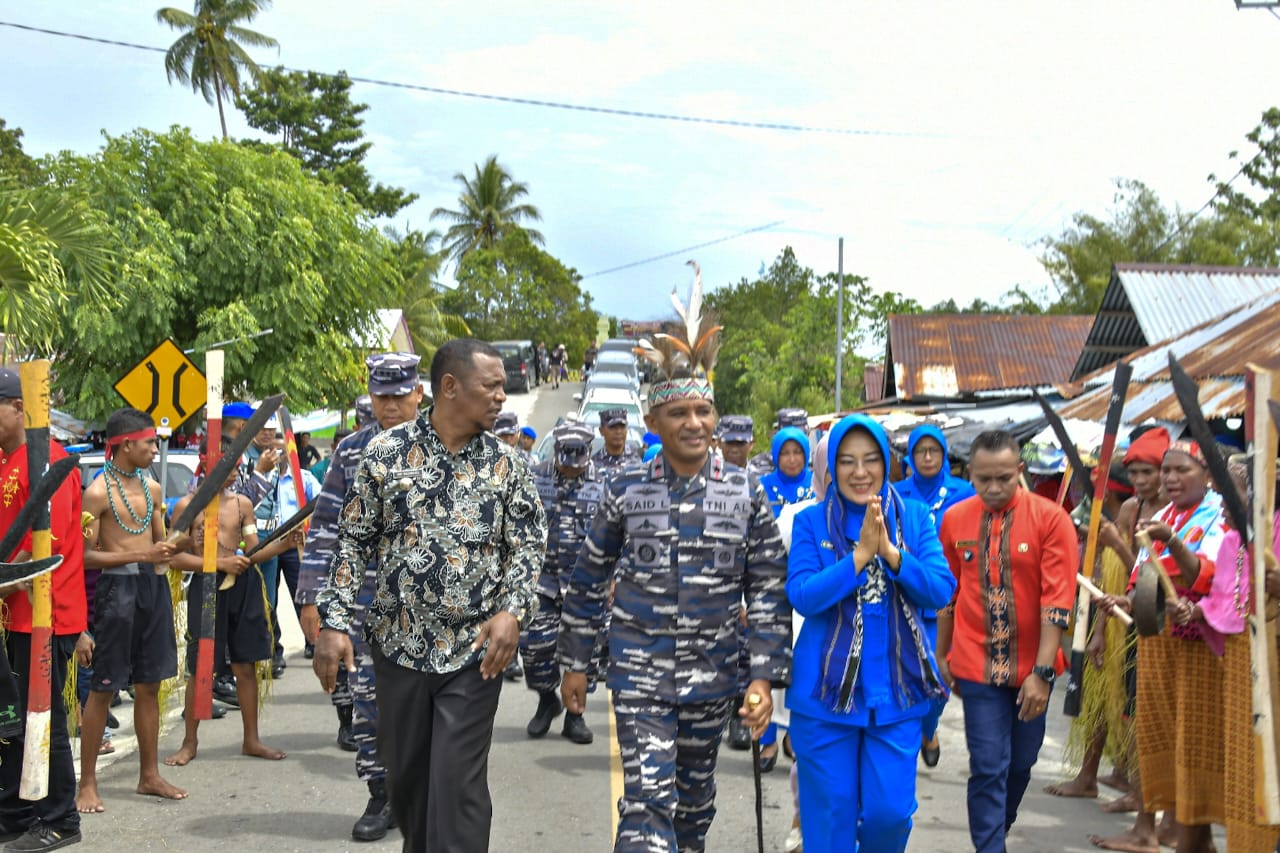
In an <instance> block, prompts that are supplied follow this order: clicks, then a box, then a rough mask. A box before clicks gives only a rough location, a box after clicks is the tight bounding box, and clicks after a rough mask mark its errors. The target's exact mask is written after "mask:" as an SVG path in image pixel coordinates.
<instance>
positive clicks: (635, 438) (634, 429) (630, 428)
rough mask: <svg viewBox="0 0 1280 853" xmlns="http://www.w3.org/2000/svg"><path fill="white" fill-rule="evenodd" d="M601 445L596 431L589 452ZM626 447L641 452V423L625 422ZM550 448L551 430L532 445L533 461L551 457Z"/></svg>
mask: <svg viewBox="0 0 1280 853" xmlns="http://www.w3.org/2000/svg"><path fill="white" fill-rule="evenodd" d="M587 423H588V425H589V426H593V427H597V426H599V425H600V423H599V421H588V422H587ZM602 447H604V436H602V435H600V433H598V432H597V433H596V435H595V438H593V439H591V452H592V453H595V452H596V451H597V450H599V449H600V448H602ZM627 447H628V449H630V450H634V451H635V452H636V454H637V455H639V454H640V453H641V448H642V447H644V424H643V423H641V424H639V425H636V424H633V423H631V422H630V421H628V422H627ZM551 450H552V435H551V432H550V431H548V432H547V433H546V434H545V435H543V436H542V437H541V438H539V439H538V443H537V444H535V445H534V446H533V450H532V451H530V455H531V456H532V457H533V461H534V463H538V462H543V461H545V460H547V459H549V458H551Z"/></svg>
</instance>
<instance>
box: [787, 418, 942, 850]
mask: <svg viewBox="0 0 1280 853" xmlns="http://www.w3.org/2000/svg"><path fill="white" fill-rule="evenodd" d="M888 459H889V442H888V439H887V438H886V437H885V433H884V430H883V429H882V428H881V427H880V425H879V424H877V423H876V422H875V421H874V420H872V419H871V418H868V417H866V416H865V415H850V416H849V417H847V418H845V419H844V420H842V421H840V423H838V424H837V425H836V426H835V428H834V429H833V430H832V431H831V437H830V441H829V444H828V447H827V460H828V465H829V468H830V472H831V479H832V481H831V487H830V488H828V489H827V494H826V497H825V498H824V499H823V501H822V502H821V503H819V504H816V505H815V506H812V507H809V508H808V509H806V510H804V511H803V512H801V513H800V515H799V516H798V517H797V518H796V522H795V528H794V531H793V533H792V541H791V553H790V557H789V569H788V576H787V596H788V598H790V599H791V605H792V607H794V608H795V609H796V610H797V611H799V612H800V613H801V615H803V616H804V617H805V622H804V627H802V628H801V629H800V637H799V639H798V640H797V642H796V646H795V658H794V662H793V667H792V677H791V687H790V688H788V690H787V707H788V708H789V709H790V710H791V739H792V741H793V742H794V744H795V751H796V755H797V756H798V759H797V765H798V767H799V775H800V779H799V783H800V784H799V788H800V825H801V827H802V828H803V831H804V848H805V851H806V853H823V851H828V850H832V851H834V850H841V851H848V850H853V849H859V848H860V849H862V850H868V851H870V850H874V851H877V853H881V851H884V853H888V851H902V850H905V849H906V846H907V838H908V837H909V836H910V834H911V816H912V815H913V814H914V813H915V810H916V798H915V786H916V770H915V764H916V757H917V755H918V753H919V751H920V718H921V717H923V716H924V715H925V714H926V713H928V710H929V707H930V703H931V701H932V700H933V699H934V698H935V697H937V696H939V695H941V694H942V692H943V685H942V681H941V679H940V678H939V676H938V670H937V665H936V663H935V662H934V654H933V644H932V643H931V642H930V641H929V639H928V637H927V635H926V634H925V631H924V626H923V621H922V617H921V611H922V610H926V609H936V608H939V607H943V606H945V605H946V604H947V602H949V601H950V600H951V596H952V594H953V593H954V592H955V588H956V581H955V578H954V577H953V576H952V574H951V571H950V569H949V568H948V566H947V561H946V557H945V556H944V555H943V552H942V545H941V543H940V542H939V541H938V534H937V532H936V531H935V530H934V527H933V524H932V522H931V521H930V520H929V510H928V508H927V507H925V506H923V505H921V504H919V503H916V502H914V501H912V502H907V501H904V500H902V498H901V497H900V496H899V495H898V493H897V492H896V491H894V489H893V488H892V487H890V485H889V482H888V479H887V477H886V470H887V466H888Z"/></svg>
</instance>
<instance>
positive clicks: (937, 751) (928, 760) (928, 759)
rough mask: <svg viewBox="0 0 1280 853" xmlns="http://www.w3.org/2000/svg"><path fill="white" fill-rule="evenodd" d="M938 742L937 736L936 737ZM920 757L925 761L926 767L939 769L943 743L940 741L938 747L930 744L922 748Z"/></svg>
mask: <svg viewBox="0 0 1280 853" xmlns="http://www.w3.org/2000/svg"><path fill="white" fill-rule="evenodd" d="M934 740H937V736H936V735H935V736H934ZM920 757H921V758H923V759H924V766H925V767H937V766H938V762H939V761H940V760H941V759H942V741H940V740H939V741H938V742H937V744H936V745H934V746H929V744H928V743H925V744H922V745H921V746H920Z"/></svg>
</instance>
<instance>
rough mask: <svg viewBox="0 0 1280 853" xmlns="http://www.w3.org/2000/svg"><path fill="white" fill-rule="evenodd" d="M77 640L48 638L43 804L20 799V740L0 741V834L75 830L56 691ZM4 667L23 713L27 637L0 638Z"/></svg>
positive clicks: (72, 770)
mask: <svg viewBox="0 0 1280 853" xmlns="http://www.w3.org/2000/svg"><path fill="white" fill-rule="evenodd" d="M77 639H79V635H78V634H77V635H74V636H65V637H54V638H53V689H52V691H51V693H52V695H51V699H52V701H51V702H50V703H49V704H50V706H51V707H50V714H49V719H50V727H49V731H50V737H49V795H48V796H47V797H45V798H44V799H43V800H36V801H34V802H32V801H30V800H22V799H19V798H18V788H19V786H20V784H21V782H22V749H23V738H14V739H12V740H7V741H0V831H3V832H18V831H20V830H25V829H29V828H31V827H32V826H34V825H35V824H36V823H37V822H38V823H42V824H45V825H46V826H51V827H53V828H54V829H64V830H66V829H78V828H79V826H80V813H79V812H77V811H76V767H75V762H74V761H73V759H72V757H71V738H70V736H69V735H68V734H67V705H66V703H65V702H64V701H63V699H62V688H63V686H64V685H65V684H66V683H67V664H68V663H70V661H71V656H72V655H73V654H75V650H76V640H77ZM5 652H6V654H7V655H8V657H9V665H10V666H11V667H13V672H14V674H15V675H16V676H17V677H18V693H19V700H18V713H20V714H23V715H25V714H26V712H27V674H28V673H29V672H30V671H31V635H30V634H20V633H18V632H16V631H10V632H9V635H8V636H7V637H6V638H5Z"/></svg>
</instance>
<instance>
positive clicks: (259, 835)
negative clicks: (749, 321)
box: [83, 386, 1128, 853]
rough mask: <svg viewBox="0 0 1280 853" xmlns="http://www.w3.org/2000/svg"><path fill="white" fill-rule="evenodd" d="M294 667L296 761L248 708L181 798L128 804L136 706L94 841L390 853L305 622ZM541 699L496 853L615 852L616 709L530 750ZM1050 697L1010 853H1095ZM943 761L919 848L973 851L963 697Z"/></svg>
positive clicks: (551, 417)
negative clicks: (260, 750)
mask: <svg viewBox="0 0 1280 853" xmlns="http://www.w3.org/2000/svg"><path fill="white" fill-rule="evenodd" d="M575 390H577V389H576V387H574V386H561V389H560V390H559V391H555V392H553V391H551V390H550V388H545V389H542V390H541V391H539V392H537V393H535V394H534V395H531V396H530V397H523V396H520V395H516V396H513V397H512V399H511V402H510V407H511V408H513V409H515V410H517V411H518V412H520V414H521V419H522V422H525V421H527V422H529V423H531V424H532V425H533V427H534V428H535V429H536V430H538V432H539V434H541V433H542V432H543V431H545V430H546V429H548V428H549V427H550V426H552V425H553V424H554V422H555V419H556V417H557V416H559V415H561V414H563V413H564V411H565V410H567V409H570V408H572V407H573V401H572V398H571V395H572V393H573V392H574V391H575ZM285 629H286V644H287V645H288V647H289V648H290V650H291V653H290V654H289V658H288V660H289V668H288V670H287V671H286V673H285V675H284V678H283V679H281V680H280V681H279V682H277V683H276V684H275V685H274V691H273V697H272V700H271V702H270V704H269V705H268V706H267V707H266V709H265V711H264V713H263V715H262V736H263V739H264V740H265V741H266V742H267V743H269V744H271V745H273V746H277V747H280V748H282V749H284V750H286V751H287V752H288V757H287V758H286V759H284V760H283V761H280V762H267V761H263V760H260V759H255V758H247V757H243V756H241V755H240V754H239V741H240V725H239V719H238V713H237V712H232V713H231V714H229V715H228V716H227V718H226V719H224V720H219V721H212V722H207V723H204V724H202V726H201V736H202V740H201V746H200V754H199V757H198V758H197V759H196V761H194V762H193V763H192V764H190V765H189V766H187V767H183V768H165V775H166V777H167V778H168V779H169V780H170V781H171V782H173V783H175V784H177V785H180V786H183V787H185V788H187V789H188V790H189V791H190V792H191V796H190V797H189V798H188V799H186V800H184V801H180V802H173V801H159V800H156V799H154V798H150V797H141V796H138V795H137V794H135V793H133V788H134V785H135V783H136V774H137V757H136V753H135V752H134V750H133V749H132V748H131V744H132V739H131V738H130V736H129V735H130V732H129V730H128V725H129V721H130V717H131V714H130V710H131V707H130V704H129V702H128V701H127V700H126V703H125V705H124V706H123V707H122V708H119V709H117V711H118V712H119V713H118V716H120V717H121V721H122V723H123V724H124V726H125V728H124V729H123V730H122V731H121V733H120V736H118V737H117V747H118V752H117V754H116V755H114V756H111V759H112V761H111V763H110V764H108V765H107V766H105V767H104V768H103V769H102V770H101V771H100V782H101V792H102V796H103V798H104V800H105V802H106V806H107V811H106V813H105V814H100V815H86V816H85V817H84V822H83V831H84V837H85V841H86V842H87V843H88V844H92V845H95V846H102V847H103V848H108V849H113V850H120V851H125V850H127V851H135V850H137V851H151V850H156V851H160V850H164V851H183V853H205V851H235V853H244V851H307V853H315V851H342V850H360V851H371V853H372V852H373V851H393V850H399V849H400V838H399V835H398V833H396V832H395V831H392V833H391V834H390V835H389V836H388V838H387V839H386V840H384V841H382V842H375V843H369V844H360V843H356V842H353V841H351V840H350V831H351V825H352V824H353V823H354V821H355V819H356V818H357V817H358V816H359V815H360V813H361V812H362V811H363V808H364V804H365V800H366V798H367V792H366V790H365V789H364V787H363V786H362V785H360V783H359V782H358V781H357V780H356V777H355V772H354V767H353V762H352V756H351V754H350V753H344V752H340V751H339V750H338V749H337V747H336V746H335V745H334V735H335V733H336V729H337V722H336V719H335V716H334V712H333V710H332V708H331V706H330V705H329V700H328V697H326V696H325V695H323V694H322V693H320V691H319V688H318V686H317V682H316V680H315V678H314V676H313V675H312V674H311V672H310V669H309V664H310V662H309V661H306V660H305V659H303V657H302V655H301V651H300V650H301V639H300V635H299V634H298V633H297V628H296V624H290V621H289V620H286V624H285ZM536 704H537V702H536V697H535V696H534V694H532V693H531V692H530V691H528V690H527V689H526V688H525V686H524V684H523V683H514V682H507V683H506V685H505V686H504V688H503V693H502V699H501V702H500V705H499V709H498V716H497V720H496V724H495V729H494V739H493V748H492V752H491V758H490V768H489V784H490V788H491V790H492V793H493V801H494V819H493V832H492V836H491V839H490V849H491V850H494V851H501V853H530V851H535V853H540V851H558V853H600V851H606V850H609V849H610V848H611V845H612V838H613V829H614V819H615V815H616V812H615V802H616V797H617V793H618V787H619V785H620V778H619V777H618V775H617V773H616V770H615V768H616V763H615V762H616V748H615V747H614V745H613V743H612V739H611V737H610V731H609V718H608V713H607V701H606V699H605V697H604V696H603V695H601V694H600V693H597V694H596V695H594V696H592V697H590V700H589V702H588V710H587V715H586V717H587V722H588V724H589V725H590V726H591V727H592V729H593V730H594V731H595V734H596V739H595V742H594V743H593V744H591V745H589V746H578V745H576V744H573V743H571V742H569V741H568V740H566V739H564V738H562V737H560V736H559V731H560V728H559V721H557V723H556V724H555V725H554V726H553V728H552V730H551V733H550V734H549V735H548V736H547V737H546V738H544V739H542V740H536V741H535V740H530V739H529V738H528V737H527V736H526V734H525V724H526V723H527V722H528V719H529V717H530V716H531V715H532V713H533V710H534V708H535V706H536ZM1060 709H1061V702H1060V701H1059V700H1055V701H1054V702H1053V709H1052V711H1051V718H1050V737H1049V740H1048V742H1047V743H1046V745H1045V748H1044V750H1043V751H1042V753H1041V755H1042V760H1041V763H1040V765H1039V766H1038V767H1037V768H1036V778H1035V779H1033V781H1032V785H1031V789H1030V791H1029V793H1028V795H1027V798H1026V800H1025V801H1024V804H1023V810H1022V814H1021V816H1020V818H1019V820H1018V823H1017V825H1016V826H1015V828H1014V831H1013V833H1012V835H1011V836H1010V838H1009V849H1011V850H1018V851H1036V853H1051V852H1052V853H1061V852H1062V851H1085V850H1092V849H1093V848H1092V847H1090V846H1089V843H1088V841H1087V836H1088V835H1089V834H1090V833H1102V834H1113V833H1118V832H1120V831H1122V830H1123V829H1124V828H1125V827H1126V826H1127V825H1128V823H1127V820H1126V819H1125V817H1117V816H1112V815H1104V814H1102V813H1101V812H1100V811H1099V809H1098V807H1097V803H1096V802H1095V801H1085V800H1061V799H1057V798H1053V797H1049V796H1047V795H1044V794H1042V793H1041V792H1040V789H1041V787H1042V786H1043V785H1044V784H1046V783H1048V782H1051V781H1056V780H1057V779H1058V778H1059V777H1060V772H1059V771H1060V765H1059V761H1058V758H1059V756H1060V755H1061V745H1062V743H1063V741H1064V740H1065V735H1066V721H1065V718H1063V717H1062V716H1061V710H1060ZM941 732H942V735H941V736H942V753H943V755H942V762H941V763H940V764H939V766H938V767H937V768H935V769H932V770H929V769H925V768H923V766H922V767H921V771H920V774H919V777H918V789H917V797H918V799H919V804H920V808H919V811H918V813H917V815H916V828H915V831H914V833H913V834H912V838H911V844H910V848H909V849H910V850H913V851H959V850H965V849H968V847H969V844H968V834H967V830H966V824H965V799H964V798H965V779H966V776H967V772H966V767H967V757H966V752H965V747H964V733H963V720H962V717H961V712H960V707H959V703H958V702H953V703H952V704H951V705H950V706H949V707H948V708H947V711H946V713H945V715H944V716H943V720H942V727H941ZM181 740H182V731H181V721H180V720H177V719H176V713H175V715H174V716H173V717H171V719H170V724H169V727H168V728H167V729H166V731H165V733H164V734H163V735H162V737H161V756H162V757H163V756H165V755H168V754H170V753H172V752H173V751H174V750H176V749H177V748H178V746H179V744H180V743H181ZM750 760H751V759H750V753H749V752H734V751H731V750H728V749H722V750H721V753H720V763H719V769H718V771H717V783H718V786H719V794H718V797H717V808H718V814H717V817H716V820H715V824H714V825H713V826H712V830H711V834H710V837H709V839H708V849H709V850H711V851H734V853H736V851H745V850H754V849H755V816H754V793H753V784H752V774H751V763H750ZM789 764H790V762H788V761H787V760H786V759H783V760H782V761H780V762H779V765H778V768H777V769H776V770H775V771H774V772H773V773H770V774H766V775H765V776H764V779H763V782H764V808H763V811H764V826H765V849H766V850H771V851H775V850H781V849H782V844H783V839H784V838H785V837H786V834H787V830H788V828H789V826H790V818H791V794H790V790H789V787H788V779H787V771H788V769H789Z"/></svg>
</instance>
